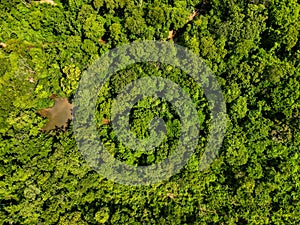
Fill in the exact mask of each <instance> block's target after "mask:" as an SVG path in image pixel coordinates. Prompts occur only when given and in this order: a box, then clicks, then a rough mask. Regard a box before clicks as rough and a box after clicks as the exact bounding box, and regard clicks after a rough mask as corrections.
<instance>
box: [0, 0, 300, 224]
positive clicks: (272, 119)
mask: <svg viewBox="0 0 300 225" xmlns="http://www.w3.org/2000/svg"><path fill="white" fill-rule="evenodd" d="M54 2H55V3H56V5H51V4H47V3H39V2H38V1H25V0H23V1H19V0H10V1H8V0H7V1H2V2H1V4H0V12H1V14H0V42H1V43H2V44H1V46H2V49H0V224H102V223H106V224H259V225H261V224H299V223H300V217H299V215H300V181H299V180H300V167H299V165H300V163H299V162H300V156H299V148H300V132H299V131H300V111H299V110H300V107H299V105H300V67H299V60H300V49H299V45H300V44H299V43H300V42H299V28H300V22H299V10H300V6H299V4H298V3H297V1H296V0H268V1H263V0H256V1H251V0H239V1H238V0H231V1H229V0H210V1H206V0H203V1H201V0H196V1H191V0H186V1H184V0H182V1H166V0H162V1H155V0H146V1H143V0H139V1H131V0H76V1H75V0H60V1H59V0H54ZM195 11H196V12H197V15H196V16H195V17H193V18H192V19H191V20H189V16H190V15H191V14H193V12H195ZM173 30H175V31H176V33H175V36H174V37H173V38H172V39H171V40H169V39H168V36H169V32H170V31H173ZM137 40H161V41H170V42H176V43H177V44H179V45H182V46H185V47H187V48H189V49H190V50H192V51H193V52H194V53H195V54H197V55H199V57H202V58H203V59H204V60H205V62H206V63H207V65H208V66H209V67H210V68H211V69H212V70H213V72H214V73H215V76H216V77H217V79H218V81H219V84H220V85H221V87H222V90H223V94H224V96H225V99H226V106H227V112H228V123H227V131H226V136H225V139H224V142H223V145H222V148H221V150H220V155H219V157H218V158H217V159H216V160H215V161H214V162H213V164H212V165H211V166H210V168H209V169H207V170H205V171H204V172H199V171H198V170H197V168H198V167H197V165H198V164H197V162H198V161H199V158H200V157H201V153H202V149H203V147H204V146H205V137H206V136H207V131H208V127H209V110H208V109H207V104H206V101H205V97H204V96H203V93H202V91H201V89H199V88H198V87H196V86H195V85H194V84H193V82H192V81H191V80H189V78H187V77H186V76H185V75H184V74H182V73H181V72H180V71H179V70H176V69H174V68H171V67H167V65H159V66H157V65H156V64H147V65H146V64H136V65H133V66H132V67H130V68H128V70H126V71H122V72H120V73H119V74H117V75H116V76H115V77H114V78H113V79H112V80H110V82H109V84H107V85H106V86H105V88H104V90H102V92H101V93H100V95H99V96H100V97H99V101H98V108H99V109H101V112H98V114H97V118H98V120H99V126H98V130H99V136H101V137H102V138H103V140H104V141H105V142H106V143H109V146H111V147H110V149H109V151H110V152H111V153H112V154H114V155H115V157H117V158H119V159H120V160H123V161H125V162H126V163H128V164H132V165H148V164H151V163H154V162H157V161H159V160H162V159H163V158H165V157H167V156H168V154H169V151H171V150H172V149H173V144H174V143H176V142H174V141H169V142H168V141H167V140H166V142H165V143H164V146H163V147H162V148H161V149H160V151H156V152H152V153H151V154H149V155H148V156H145V155H141V154H139V153H136V152H131V151H130V149H126V148H124V147H123V146H121V145H120V143H118V142H117V141H116V140H115V137H114V134H113V131H112V130H111V127H110V124H106V123H104V124H103V123H101V121H102V120H103V119H106V118H108V119H109V115H110V114H109V107H110V105H111V99H112V98H113V97H114V96H115V95H116V93H117V92H118V90H119V88H121V87H122V86H124V85H125V84H127V83H128V81H129V80H130V79H131V80H132V79H136V78H138V77H139V76H147V75H149V74H151V75H153V74H155V75H157V76H162V77H169V78H170V79H172V80H173V81H175V82H176V83H178V84H180V85H181V86H182V87H184V89H185V90H187V91H188V92H189V94H190V96H191V97H192V99H193V101H194V102H195V105H196V106H197V109H198V110H199V120H200V122H201V126H202V128H203V129H202V134H203V138H202V139H201V140H200V141H199V145H198V148H197V150H196V152H195V155H194V156H193V157H192V159H191V160H190V161H189V163H188V164H187V165H186V166H185V167H184V168H183V169H182V170H181V171H180V173H179V174H177V175H175V176H173V177H171V178H170V179H169V180H167V181H164V182H161V183H158V184H156V185H151V186H142V187H131V186H124V185H121V184H117V183H114V182H112V181H109V180H107V179H106V178H104V177H102V176H101V175H99V174H98V173H96V172H95V171H93V170H92V169H91V168H90V167H89V166H88V164H87V163H86V162H85V160H84V159H83V157H82V156H81V154H80V152H79V151H78V149H77V145H76V142H75V140H74V136H73V132H72V122H70V124H69V127H68V129H67V130H66V131H65V132H63V131H61V130H55V131H50V132H42V131H41V127H43V125H44V124H45V122H46V120H45V119H43V118H42V117H40V116H39V115H38V114H37V112H38V111H39V110H40V109H43V108H47V107H51V106H52V105H53V101H52V100H51V99H49V96H51V95H52V94H56V95H58V96H61V97H67V98H68V99H69V100H70V101H71V102H72V99H73V98H74V94H75V92H76V88H77V85H78V82H79V80H80V76H81V74H82V72H83V71H84V70H85V69H87V68H88V66H89V65H91V64H92V63H93V62H94V60H96V59H97V58H99V57H100V56H101V55H102V54H103V53H105V52H107V51H108V50H109V49H112V48H114V47H117V46H120V45H123V44H125V43H130V42H132V41H137ZM125 75H126V78H127V79H122V77H125ZM162 109H163V110H162ZM156 116H161V117H163V118H164V119H165V121H166V123H167V124H168V125H169V130H168V137H169V138H171V140H174V139H176V138H177V136H178V131H179V130H180V124H179V120H178V118H177V115H176V112H174V110H173V109H172V107H171V106H170V105H168V103H167V102H164V101H163V100H161V99H150V98H149V99H145V100H143V101H141V102H140V103H139V104H138V105H136V107H135V108H134V109H133V111H132V113H131V123H132V130H133V132H135V133H136V134H137V136H139V137H146V136H147V135H149V133H148V132H149V131H148V130H147V129H145V127H146V125H147V123H148V122H149V120H150V119H151V118H153V117H156Z"/></svg>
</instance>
